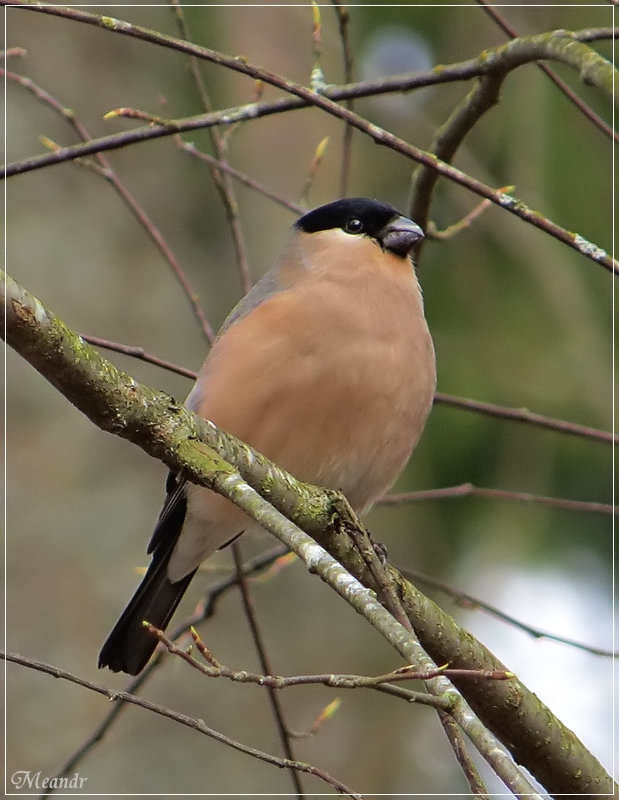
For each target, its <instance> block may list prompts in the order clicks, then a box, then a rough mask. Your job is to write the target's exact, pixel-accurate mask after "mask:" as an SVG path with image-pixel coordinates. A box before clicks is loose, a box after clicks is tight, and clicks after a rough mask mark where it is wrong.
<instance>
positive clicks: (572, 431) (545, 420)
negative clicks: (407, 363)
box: [434, 392, 619, 445]
mask: <svg viewBox="0 0 619 800" xmlns="http://www.w3.org/2000/svg"><path fill="white" fill-rule="evenodd" d="M434 402H435V403H440V404H442V405H447V406H453V407H454V408H461V409H463V410H466V411H475V412H477V413H479V414H486V415H487V416H490V417H500V418H502V419H511V420H513V421H514V422H525V423H527V424H528V425H536V426H538V427H540V428H548V429H549V430H553V431H559V432H560V433H567V434H569V435H571V436H582V437H583V438H585V439H591V440H593V441H599V442H605V443H606V444H615V445H616V444H619V436H614V435H613V434H612V433H608V432H607V431H601V430H598V429H597V428H591V427H589V426H587V425H579V424H578V423H576V422H566V421H565V420H561V419H553V418H552V417H546V416H544V415H542V414H536V413H535V412H534V411H529V410H528V409H527V408H509V407H507V406H498V405H495V404H494V403H486V402H483V401H481V400H471V399H469V398H467V397H455V396H454V395H451V394H445V393H444V392H437V393H436V394H435V395H434Z"/></svg>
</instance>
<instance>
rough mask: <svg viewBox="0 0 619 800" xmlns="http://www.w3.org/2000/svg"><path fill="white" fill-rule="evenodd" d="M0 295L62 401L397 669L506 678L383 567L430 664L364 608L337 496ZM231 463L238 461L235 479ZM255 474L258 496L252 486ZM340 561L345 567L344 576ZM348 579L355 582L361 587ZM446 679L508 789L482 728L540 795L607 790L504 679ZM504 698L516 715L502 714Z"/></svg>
mask: <svg viewBox="0 0 619 800" xmlns="http://www.w3.org/2000/svg"><path fill="white" fill-rule="evenodd" d="M4 288H5V290H6V298H5V302H4V303H3V304H2V305H3V308H4V309H5V313H6V315H7V317H6V326H3V328H4V330H5V331H6V335H7V341H8V343H9V344H10V345H11V346H12V347H13V348H15V349H16V350H17V351H18V352H19V353H20V354H21V355H22V356H24V357H25V358H27V360H28V361H30V363H31V364H32V365H33V366H35V368H36V369H38V370H39V372H41V373H42V374H43V375H45V376H46V377H47V379H48V380H49V381H50V382H51V383H52V384H53V385H54V386H56V387H57V388H58V389H59V390H60V391H61V392H62V393H63V394H64V395H65V396H66V397H67V398H68V399H69V400H70V401H71V402H72V403H74V404H75V405H76V406H77V407H78V408H79V409H80V410H81V411H83V413H85V414H87V415H88V416H89V417H90V418H91V420H92V421H93V422H95V423H96V424H97V425H99V426H100V427H102V428H103V429H105V430H107V431H109V432H112V433H115V434H117V435H119V436H122V437H124V438H127V439H129V440H131V441H133V442H134V443H136V444H138V445H139V446H140V447H142V448H143V449H144V450H146V452H148V453H150V454H151V455H153V456H154V457H155V458H159V459H160V460H163V461H164V462H165V463H166V464H168V466H170V467H172V468H174V469H175V470H176V471H181V470H182V471H183V473H184V474H185V475H186V476H187V478H188V479H189V480H192V481H194V482H196V483H200V484H201V485H204V486H207V487H208V488H211V489H213V490H215V491H217V492H219V493H220V494H223V495H225V496H226V497H228V498H229V499H231V500H232V501H233V502H235V503H236V504H237V505H238V506H239V507H241V508H242V509H243V510H244V511H245V512H246V513H247V514H249V515H250V516H251V517H253V518H254V519H256V521H258V522H259V524H261V525H262V526H263V527H264V528H266V529H267V530H269V531H271V532H272V533H274V534H275V535H276V536H277V537H278V538H280V539H281V540H282V541H284V542H285V543H286V544H287V545H288V546H289V547H290V548H291V549H293V550H294V551H295V552H296V553H297V554H298V555H299V556H300V557H301V558H302V559H303V560H304V562H305V563H306V564H307V565H308V567H309V568H310V571H312V572H315V573H317V574H318V575H320V577H321V578H322V579H323V580H325V581H326V582H328V583H329V584H330V585H331V586H332V587H333V588H334V589H335V590H336V591H337V592H338V594H340V596H342V597H343V598H344V599H345V600H346V601H347V602H348V603H349V604H351V605H352V606H353V607H354V608H355V609H356V610H357V611H359V612H360V613H363V614H364V616H366V618H367V619H368V621H369V622H370V624H371V625H372V626H373V627H375V628H376V629H377V630H378V631H379V632H380V633H381V634H382V635H383V636H384V637H385V638H387V640H388V641H389V642H390V643H391V644H392V646H393V647H394V648H395V649H396V650H397V651H398V652H399V653H400V654H401V655H402V657H403V658H404V659H405V660H406V662H407V663H411V664H416V665H417V666H420V667H422V668H424V669H426V668H428V669H432V668H433V666H434V665H435V664H436V663H440V664H443V663H446V662H449V664H450V668H452V669H468V668H472V669H482V670H495V669H496V670H503V671H505V670H506V668H505V667H504V665H502V664H500V662H498V661H497V659H495V658H494V657H493V656H492V655H491V654H490V653H489V652H488V651H487V650H486V649H485V648H483V646H482V645H480V644H479V643H477V642H474V640H473V638H472V637H471V636H470V635H469V634H466V633H465V632H464V631H462V630H461V629H460V628H459V627H458V626H457V625H456V623H455V622H454V621H453V620H451V619H450V618H449V617H448V616H447V615H446V614H444V612H442V611H441V610H440V609H439V608H438V607H437V606H435V605H434V604H433V603H431V601H429V600H428V598H426V597H424V596H423V595H422V594H421V593H420V592H418V590H417V589H416V588H415V587H414V586H412V585H411V584H410V583H408V582H407V581H405V580H404V578H403V577H402V576H401V575H400V574H399V573H398V572H397V571H395V570H393V569H390V570H389V572H390V575H391V579H392V580H393V581H394V583H395V586H396V587H397V591H398V593H399V596H400V602H401V603H402V607H403V608H404V610H405V612H406V615H407V617H408V619H409V620H410V621H411V622H412V623H413V625H414V627H415V634H417V635H418V636H419V639H420V642H421V643H423V647H424V648H427V650H428V652H429V653H430V654H431V656H432V659H429V658H428V657H427V655H426V654H425V652H424V650H423V649H422V648H421V647H420V646H419V643H418V641H417V638H416V637H415V636H413V635H412V634H411V633H410V632H408V631H406V630H405V629H404V628H403V627H402V626H401V625H400V624H399V623H398V622H397V621H396V620H394V619H393V617H392V616H391V615H390V614H389V613H388V612H387V611H386V610H385V609H384V608H383V607H382V606H380V605H379V603H378V602H376V600H375V599H374V594H373V592H372V591H369V590H368V589H366V588H365V587H366V586H369V587H372V588H374V586H373V581H372V576H371V574H369V571H368V570H367V568H366V566H365V563H364V561H363V559H362V558H361V556H360V555H359V553H358V551H357V550H356V548H354V547H352V546H351V543H350V537H349V533H348V532H349V530H350V529H351V528H358V529H361V526H360V524H359V522H358V520H356V518H355V517H354V515H353V514H352V512H351V509H350V507H349V506H348V504H347V503H346V502H345V501H344V500H343V498H342V497H341V496H340V495H338V494H337V493H334V492H330V491H324V490H316V489H312V487H308V486H306V485H303V484H300V483H299V482H298V481H295V480H294V478H292V476H290V475H287V474H286V473H285V472H283V471H282V470H279V469H278V468H276V467H275V466H274V465H271V464H269V462H268V461H267V460H266V459H263V458H262V457H260V456H259V454H257V453H256V452H255V451H253V450H252V449H251V448H250V447H248V446H247V445H244V444H242V443H239V442H238V441H236V440H234V439H233V437H229V436H226V435H224V434H223V432H221V431H218V430H217V429H216V428H215V426H214V425H212V423H210V422H208V421H204V420H201V419H200V418H198V417H196V416H195V415H193V414H190V413H189V412H188V411H187V410H186V409H184V408H182V407H180V406H178V404H176V403H175V402H174V401H173V400H172V398H170V397H169V396H167V395H165V394H164V393H162V392H156V391H153V390H152V389H149V388H147V387H144V386H140V385H139V384H138V383H137V382H136V381H135V380H133V379H132V378H130V377H129V376H128V375H125V374H123V373H120V372H119V371H118V370H116V369H115V368H114V367H113V365H111V364H109V362H106V361H104V359H102V358H101V356H100V355H99V354H98V353H97V352H96V351H94V350H92V348H90V347H89V346H88V345H86V344H85V343H84V342H83V340H81V339H80V338H79V337H78V336H77V334H75V333H73V332H72V331H70V330H69V329H68V328H67V327H66V325H64V324H63V323H62V322H61V321H60V320H58V319H57V318H55V317H54V316H53V315H52V314H51V313H50V312H49V311H47V310H46V309H45V308H44V307H43V306H42V305H41V303H40V302H39V301H37V300H36V299H35V298H33V297H32V296H30V295H29V294H28V293H27V292H26V291H25V290H24V289H22V288H21V287H19V286H17V284H15V282H14V281H12V279H10V278H8V277H6V276H5V283H4ZM207 443H208V444H207ZM221 454H223V456H222V455H221ZM228 458H229V459H230V461H228V460H227V459H228ZM231 462H232V463H235V464H238V465H239V466H238V470H239V471H237V469H235V468H234V467H233V466H232V465H231ZM265 475H267V476H268V480H267V481H266V484H267V489H266V490H265V487H264V485H263V482H262V481H263V479H264V476H265ZM250 484H251V485H250ZM252 486H256V487H258V488H259V490H260V491H263V492H264V491H268V496H269V498H270V499H271V501H272V502H273V504H274V505H275V506H276V507H277V508H280V509H282V510H283V511H285V513H286V515H287V516H288V517H290V518H291V519H294V520H295V521H296V522H299V523H300V524H301V525H302V526H303V527H304V528H306V529H307V530H308V531H310V532H311V533H312V534H313V535H315V536H316V538H317V539H318V540H319V541H320V542H321V543H323V544H324V545H325V546H326V547H327V548H328V549H329V550H330V551H331V552H333V553H335V554H336V556H337V560H336V558H334V557H333V556H331V555H328V554H327V553H326V552H325V551H323V550H322V549H321V548H320V547H318V545H317V544H316V542H315V541H313V540H312V539H311V538H310V537H309V536H307V535H306V534H305V533H303V531H302V530H300V529H299V528H298V527H296V525H294V524H292V523H291V522H289V520H288V519H287V518H286V517H284V516H283V515H282V514H281V513H279V512H278V511H276V510H275V508H273V507H271V506H269V505H268V504H267V503H265V501H264V500H263V499H262V497H261V496H260V494H258V492H257V491H255V490H254V489H252V488H251V487H252ZM341 564H347V565H348V567H349V570H350V572H346V571H345V570H344V569H343V568H342V567H341ZM352 574H355V575H358V576H359V578H360V579H361V582H360V581H359V580H357V579H355V578H353V577H352ZM364 584H365V585H364ZM438 632H440V634H439V633H438ZM464 642H466V646H464V644H463V643H464ZM507 671H509V670H507ZM453 683H454V684H456V685H458V686H459V687H460V688H461V689H462V691H463V692H464V693H466V695H467V697H468V699H469V702H470V703H471V706H472V708H473V709H476V711H477V713H479V714H481V717H482V718H483V720H484V721H483V722H482V721H481V719H479V718H478V717H476V716H475V714H473V713H472V711H471V708H469V707H468V705H467V704H466V703H465V702H464V700H463V698H462V696H460V695H458V694H457V693H455V690H454V689H453V688H452V687H451V684H450V683H449V681H447V679H446V678H445V677H444V676H441V677H436V678H432V679H431V681H429V682H428V686H429V688H430V690H431V691H437V692H444V693H446V694H447V696H449V697H450V698H451V699H452V703H453V705H452V707H451V712H450V713H451V714H452V715H453V717H454V719H455V720H456V721H457V722H458V724H459V725H460V727H461V728H462V729H463V730H464V731H465V732H466V733H467V735H468V736H469V738H471V740H472V741H474V743H475V745H476V747H477V748H478V749H479V751H480V753H482V755H483V756H484V757H485V758H486V759H487V760H488V761H489V762H491V763H492V765H493V768H494V770H495V771H496V772H497V774H498V775H500V777H501V779H502V780H503V781H504V782H505V783H506V785H508V786H509V787H510V789H512V791H514V792H516V793H521V794H523V793H528V792H532V793H533V794H534V795H535V792H534V791H533V790H532V788H531V786H530V784H529V783H528V781H527V780H526V779H525V778H524V777H523V775H522V773H521V772H520V771H519V769H518V768H517V767H516V766H515V764H514V763H513V762H512V761H511V759H510V758H509V757H508V756H507V754H506V752H505V751H504V749H503V747H502V746H501V745H500V743H499V740H498V739H497V738H496V737H495V736H493V735H492V734H491V733H490V732H489V730H488V729H486V727H485V725H487V726H488V728H489V729H490V730H493V731H495V733H497V734H498V735H499V736H500V739H501V741H505V742H507V743H509V747H510V749H511V750H512V752H513V753H514V755H515V756H516V758H517V760H518V763H520V764H523V765H526V766H527V768H528V769H529V770H530V771H531V772H532V773H533V774H535V775H536V777H537V778H538V779H539V780H540V781H541V782H542V783H543V784H545V785H546V786H547V788H548V789H549V791H552V792H560V791H567V792H578V791H583V790H584V791H587V790H591V788H592V787H596V789H602V790H603V791H606V792H610V791H611V788H612V781H611V779H610V777H609V776H608V775H607V774H606V772H605V771H604V769H603V768H602V766H601V765H600V764H599V763H598V762H597V760H596V759H595V758H594V757H593V756H592V755H591V754H590V753H589V752H588V751H587V750H586V749H585V748H584V747H583V745H582V744H581V743H580V742H579V741H578V739H577V738H576V737H575V736H574V734H573V733H572V732H571V731H569V730H568V729H566V728H565V727H564V726H563V725H562V724H561V723H560V722H559V720H557V719H556V718H554V717H553V716H552V714H551V712H550V711H549V710H548V709H547V708H545V706H543V704H541V703H540V701H539V699H538V698H536V697H535V696H534V695H533V694H532V693H530V692H529V691H528V690H527V689H526V687H524V686H523V685H522V684H521V683H520V682H519V681H517V680H514V681H510V682H509V684H510V688H509V690H508V691H505V690H503V691H501V690H500V689H497V687H500V686H501V682H497V681H493V682H487V681H485V682H484V684H483V687H481V686H480V685H479V681H476V680H470V679H467V680H463V679H461V678H455V677H454V678H453ZM515 702H516V703H517V706H518V714H517V715H515V714H514V713H513V709H514V707H515V706H514V703H515ZM542 720H543V722H542ZM540 736H543V740H542V739H540ZM568 741H569V746H566V742H568Z"/></svg>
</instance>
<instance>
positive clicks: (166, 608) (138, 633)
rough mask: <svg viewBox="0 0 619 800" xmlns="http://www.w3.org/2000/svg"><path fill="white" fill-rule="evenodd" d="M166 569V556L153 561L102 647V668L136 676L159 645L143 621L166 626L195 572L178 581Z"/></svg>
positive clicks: (159, 626)
mask: <svg viewBox="0 0 619 800" xmlns="http://www.w3.org/2000/svg"><path fill="white" fill-rule="evenodd" d="M167 568H168V564H167V559H166V561H160V562H159V563H157V562H155V561H153V562H152V563H151V565H150V566H149V568H148V571H147V572H146V575H145V576H144V580H143V581H142V583H141V584H140V586H139V587H138V590H137V591H136V593H135V594H134V595H133V597H132V598H131V600H130V601H129V605H128V606H127V608H126V609H125V610H124V611H123V614H122V616H121V617H120V619H119V620H118V622H117V623H116V625H115V626H114V629H113V630H112V632H111V633H110V635H109V636H108V637H107V639H106V641H105V644H104V645H103V647H102V648H101V653H100V654H99V667H109V668H110V669H111V670H112V672H126V673H127V674H128V675H137V674H138V673H139V672H141V671H142V670H143V669H144V667H145V666H146V664H147V662H148V660H149V658H150V657H151V656H152V654H153V652H154V650H155V648H156V647H157V639H156V638H155V637H154V636H153V635H152V634H151V633H149V632H148V630H147V629H146V628H145V627H144V625H143V624H142V622H143V621H144V620H147V621H148V622H150V623H151V625H154V626H155V627H156V628H160V629H161V630H163V629H165V627H166V625H167V624H168V622H169V621H170V618H171V616H172V614H173V613H174V611H175V610H176V606H177V605H178V604H179V602H180V600H181V597H182V596H183V595H184V594H185V590H186V589H187V587H188V586H189V583H190V581H191V579H192V578H193V576H194V575H195V570H194V571H193V572H190V573H189V575H185V577H184V578H181V580H180V581H178V582H177V583H170V581H169V579H168V576H167Z"/></svg>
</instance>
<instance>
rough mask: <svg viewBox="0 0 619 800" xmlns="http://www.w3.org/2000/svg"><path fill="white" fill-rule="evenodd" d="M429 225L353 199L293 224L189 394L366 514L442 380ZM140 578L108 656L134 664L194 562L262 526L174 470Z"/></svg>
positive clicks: (114, 663)
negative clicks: (428, 278)
mask: <svg viewBox="0 0 619 800" xmlns="http://www.w3.org/2000/svg"><path fill="white" fill-rule="evenodd" d="M422 238H423V232H422V231H421V229H420V228H419V227H418V226H417V225H416V224H415V223H414V222H412V221H411V220H409V219H407V218H406V217H404V216H402V215H401V214H400V213H399V212H398V211H396V210H395V209H394V208H392V207H391V206H389V205H386V204H384V203H379V202H377V201H375V200H370V199H367V198H360V197H355V198H347V199H343V200H337V201H335V202H333V203H329V204H327V205H324V206H321V207H320V208H316V209H314V210H313V211H310V212H309V213H307V214H305V215H304V216H302V217H301V218H300V219H299V220H297V222H296V223H295V225H294V226H293V229H292V233H291V235H290V237H289V239H288V241H287V243H286V245H285V247H284V250H283V253H282V255H281V257H280V258H279V260H278V261H277V263H276V264H275V266H274V267H273V268H272V269H271V270H270V271H269V272H267V273H266V275H265V276H264V277H263V278H262V279H261V280H260V281H259V282H258V283H257V284H256V285H255V286H254V288H253V289H252V290H251V291H250V292H249V293H248V294H247V295H246V296H245V298H244V299H243V300H242V301H241V302H240V303H239V305H238V306H237V307H236V308H235V309H234V310H233V311H232V313H231V314H230V316H229V317H228V319H227V320H226V321H225V323H224V325H223V327H222V330H221V332H220V333H219V336H218V338H217V340H216V341H215V343H214V345H213V348H212V349H211V351H210V353H209V355H208V356H207V358H206V361H205V362H204V365H203V366H202V369H201V370H200V373H199V376H198V379H197V381H196V383H195V385H194V387H193V389H192V391H191V392H190V394H189V397H188V398H187V401H186V405H187V407H188V408H190V409H192V410H193V411H195V412H196V413H197V414H200V415H201V416H203V417H206V418H207V419H210V420H211V421H212V422H214V423H215V424H216V425H218V426H219V427H221V428H223V429H224V430H226V431H228V432H229V433H232V434H234V435H235V436H236V437H238V438H239V439H242V440H243V441H245V442H247V443H248V444H250V445H252V446H253V447H254V448H255V449H256V450H258V451H259V452H261V453H263V454H264V455H266V456H267V457H268V458H270V459H271V460H272V461H274V462H275V463H277V464H278V465H279V466H281V467H283V468H284V469H286V470H288V471H289V472H291V473H292V474H293V475H294V476H295V477H297V478H299V479H300V480H302V481H307V482H309V483H313V484H317V485H318V486H324V487H328V488H332V489H339V490H341V491H342V492H343V493H344V494H345V495H346V497H347V498H348V500H349V502H350V504H351V505H352V507H353V508H354V509H355V510H356V511H357V512H359V513H363V512H365V511H367V510H368V508H369V507H370V506H371V505H372V503H374V501H375V500H377V499H378V498H379V497H380V496H381V495H382V494H383V493H384V492H385V491H386V490H387V489H389V488H390V486H391V485H392V484H393V483H394V481H395V480H396V478H397V477H398V475H399V474H400V472H401V471H402V470H403V469H404V467H405V465H406V462H407V461H408V458H409V456H410V454H411V452H412V450H413V448H414V447H415V445H416V444H417V441H418V439H419V437H420V435H421V432H422V430H423V427H424V424H425V421H426V418H427V416H428V413H429V411H430V408H431V405H432V399H433V395H434V389H435V385H436V371H435V359H434V347H433V344H432V339H431V337H430V333H429V331H428V327H427V325H426V320H425V317H424V312H423V302H422V298H421V291H420V288H419V284H418V282H417V278H416V276H415V272H414V268H413V264H412V261H411V258H410V253H411V251H412V249H413V247H414V246H415V244H416V243H417V242H419V241H420V240H421V239H422ZM166 489H167V497H166V500H165V504H164V507H163V510H162V512H161V514H160V516H159V519H158V521H157V524H156V527H155V531H154V533H153V536H152V539H151V542H150V545H149V548H148V552H149V553H151V554H152V561H151V563H150V566H149V567H148V570H147V572H146V575H145V576H144V579H143V580H142V583H141V584H140V586H139V587H138V589H137V591H136V593H135V595H134V596H133V598H132V599H131V601H130V602H129V605H128V606H127V608H126V609H125V611H124V613H123V614H122V616H121V617H120V619H119V620H118V622H117V624H116V626H115V628H114V629H113V631H112V632H111V634H110V635H109V637H108V639H107V641H106V642H105V644H104V645H103V649H102V650H101V654H100V656H99V666H100V667H109V668H110V669H112V670H113V671H115V672H118V671H122V672H126V673H128V674H130V675H137V673H139V672H140V671H141V670H142V669H143V667H144V666H145V665H146V663H147V661H148V660H149V658H150V656H151V655H152V653H153V651H154V650H155V647H156V645H157V640H156V639H155V637H153V636H152V635H151V634H150V633H149V632H148V631H147V630H146V629H145V628H144V626H143V624H142V622H143V620H147V621H148V622H150V623H151V624H152V625H154V626H156V627H157V628H161V629H163V628H165V627H166V625H167V624H168V622H169V621H170V618H171V616H172V614H173V613H174V610H175V609H176V606H177V605H178V603H179V601H180V599H181V597H182V596H183V594H184V592H185V590H186V589H187V586H188V585H189V582H190V581H191V579H192V578H193V576H194V574H195V572H196V570H197V568H198V566H199V565H200V564H201V562H202V561H204V559H206V558H208V556H210V555H211V554H212V553H213V552H214V551H215V550H217V549H218V548H220V547H222V546H224V545H225V544H227V543H229V542H230V541H231V540H232V539H234V538H235V537H236V536H238V535H239V534H240V533H242V532H246V531H248V530H251V529H252V528H253V529H255V528H257V527H258V526H257V523H255V522H254V521H253V520H251V519H250V518H249V517H247V516H246V515H245V514H244V513H243V512H242V511H241V510H240V509H239V508H237V507H236V506H235V505H234V504H233V503H231V502H230V501H229V500H227V499H226V498H224V497H222V496H221V495H218V494H216V493H214V492H213V491H211V490H209V489H205V488H203V487H200V486H196V485H194V484H191V483H187V482H185V481H184V480H182V479H180V478H179V477H177V476H176V475H174V474H170V476H169V478H168V482H167V486H166Z"/></svg>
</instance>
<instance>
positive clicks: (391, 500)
mask: <svg viewBox="0 0 619 800" xmlns="http://www.w3.org/2000/svg"><path fill="white" fill-rule="evenodd" d="M452 497H489V498H492V499H494V500H511V501H512V502H516V503H537V504H539V505H544V506H553V507H554V508H563V509H566V510H567V511H584V512H586V513H590V514H619V506H613V505H611V504H609V503H595V502H590V501H588V500H569V499H567V498H565V499H564V498H561V497H544V496H543V495H538V494H531V493H530V492H513V491H509V490H507V489H490V488H488V487H486V486H475V485H474V484H472V483H461V484H459V485H458V486H443V487H440V488H438V489H425V490H422V491H417V492H399V493H397V494H395V493H394V494H388V495H385V496H384V497H382V498H381V499H380V500H379V501H378V502H379V503H380V505H401V504H402V503H410V502H413V501H419V500H445V499H447V498H452Z"/></svg>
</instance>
